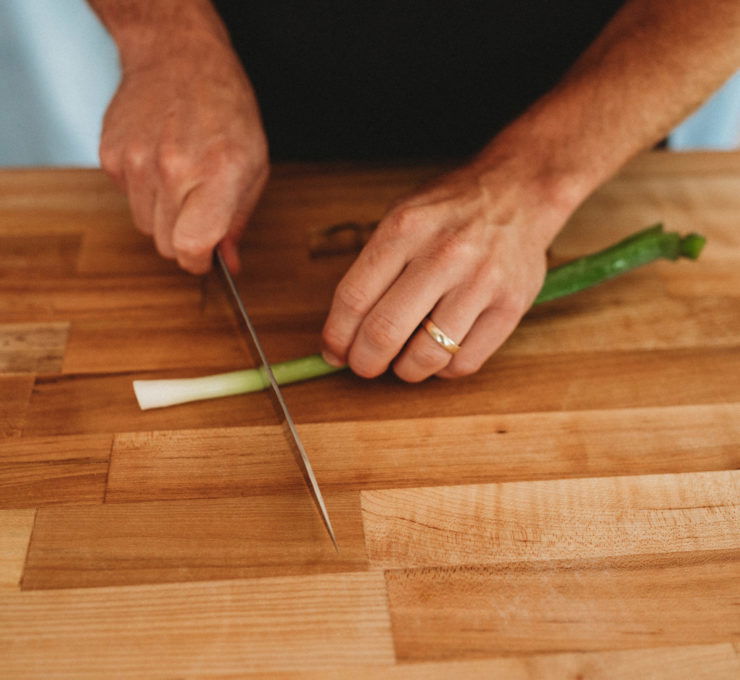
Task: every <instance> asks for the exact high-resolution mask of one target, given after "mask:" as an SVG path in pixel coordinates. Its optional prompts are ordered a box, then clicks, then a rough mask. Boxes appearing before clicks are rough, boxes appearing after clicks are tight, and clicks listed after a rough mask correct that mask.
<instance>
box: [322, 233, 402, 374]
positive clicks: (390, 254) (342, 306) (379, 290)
mask: <svg viewBox="0 0 740 680" xmlns="http://www.w3.org/2000/svg"><path fill="white" fill-rule="evenodd" d="M376 233H377V232H376ZM373 236H374V237H375V235H373ZM393 245H394V244H393V243H392V241H391V240H390V239H388V240H386V239H383V238H371V239H370V241H369V242H368V243H367V245H366V246H365V248H364V249H363V250H362V251H361V252H360V254H359V256H358V257H357V260H355V262H354V263H353V265H352V267H351V268H350V269H349V271H348V272H347V274H346V275H345V276H344V278H343V279H342V280H341V282H340V283H339V285H338V286H337V289H336V291H335V293H334V299H333V300H332V304H331V309H330V311H329V315H328V317H327V319H326V323H325V324H324V330H323V333H322V338H323V343H324V351H323V354H324V358H325V359H326V360H327V361H328V362H329V363H331V364H335V365H342V364H345V363H347V355H348V352H349V348H350V346H351V345H352V342H353V341H354V339H355V336H356V334H357V331H358V329H359V327H360V324H361V323H362V321H363V319H365V317H366V316H367V314H368V313H369V312H370V310H371V309H372V308H373V307H374V306H375V304H376V302H377V301H378V300H379V299H380V297H381V296H382V295H383V294H384V293H385V292H386V290H387V289H388V288H389V287H390V286H391V285H392V284H393V282H394V281H395V280H396V278H397V277H398V276H399V274H400V273H401V271H402V270H403V267H404V265H405V255H404V252H403V251H402V250H401V249H400V248H395V247H393ZM379 323H382V321H379Z"/></svg>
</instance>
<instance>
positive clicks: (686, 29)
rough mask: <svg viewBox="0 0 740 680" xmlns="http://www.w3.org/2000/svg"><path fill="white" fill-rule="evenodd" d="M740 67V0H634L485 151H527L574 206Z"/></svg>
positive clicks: (554, 195) (489, 158) (568, 207)
mask: <svg viewBox="0 0 740 680" xmlns="http://www.w3.org/2000/svg"><path fill="white" fill-rule="evenodd" d="M739 67H740V3H739V2H737V0H693V1H692V2H675V0H631V1H630V2H627V3H626V4H625V5H624V7H623V8H622V9H621V10H620V11H619V12H618V13H617V15H616V16H615V17H614V18H613V19H612V21H611V22H610V23H609V24H608V25H607V26H606V28H605V29H604V30H603V31H602V33H601V34H600V35H599V36H598V38H597V39H596V40H595V41H594V43H593V44H592V45H591V46H590V47H589V48H588V49H587V50H586V51H585V52H584V53H583V55H582V56H581V57H580V59H579V60H578V61H577V62H576V63H575V64H574V66H573V67H572V68H571V69H570V71H569V72H568V73H567V74H566V75H565V77H564V78H563V79H562V80H561V82H560V83H559V84H558V85H557V86H556V87H555V88H553V90H551V91H550V92H549V93H548V94H547V95H545V96H544V97H542V98H541V99H540V100H539V101H537V102H536V103H535V104H534V105H533V106H532V107H531V108H530V109H529V110H528V111H527V112H526V113H525V114H524V115H523V116H521V117H520V118H519V119H517V120H516V121H514V122H513V123H512V124H511V125H510V126H509V127H508V128H507V129H506V130H504V131H503V133H502V134H501V135H499V136H498V137H497V138H496V139H494V140H493V141H492V143H491V144H489V146H488V147H487V148H486V149H485V150H484V151H483V152H482V154H481V155H480V157H479V159H478V160H479V162H483V163H484V164H489V163H490V162H493V163H494V164H495V162H496V159H498V158H501V157H506V156H507V155H508V154H510V153H515V154H516V155H522V156H523V162H526V163H534V164H535V165H537V167H538V168H539V170H538V173H539V175H540V177H539V181H541V183H542V186H543V187H544V188H545V193H547V194H548V195H549V197H550V198H551V200H553V201H555V202H558V203H560V205H561V206H562V207H563V209H564V210H565V211H566V212H567V211H572V210H573V209H575V207H576V206H577V205H578V204H579V203H580V202H581V201H582V200H583V199H584V198H585V197H586V196H588V195H589V194H590V193H591V192H592V191H593V190H594V189H595V188H596V187H598V186H599V185H600V184H601V183H603V182H604V181H605V180H606V179H607V178H608V177H609V176H610V175H612V174H613V173H614V172H615V171H616V170H618V169H619V167H621V166H622V165H623V164H624V163H625V162H626V161H627V160H628V159H629V158H630V157H632V156H633V155H634V154H636V153H637V152H639V151H641V150H643V149H646V148H649V147H651V146H652V145H653V144H655V143H656V142H657V141H659V140H660V139H662V138H663V137H665V135H666V134H667V133H668V132H669V131H670V130H671V129H672V127H673V126H675V125H676V124H677V123H678V122H680V121H681V120H682V119H683V118H684V117H685V116H686V115H688V114H689V113H690V112H691V111H692V110H693V109H694V108H696V107H697V106H698V105H699V104H700V103H701V102H702V101H703V100H704V99H705V98H706V97H707V96H708V95H709V94H710V93H711V92H712V91H714V90H715V89H716V88H717V87H719V86H720V85H721V84H722V82H723V81H724V80H725V79H727V78H728V77H729V76H730V75H731V74H732V73H733V72H734V70H735V69H737V68H739Z"/></svg>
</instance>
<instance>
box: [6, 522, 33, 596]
mask: <svg viewBox="0 0 740 680" xmlns="http://www.w3.org/2000/svg"><path fill="white" fill-rule="evenodd" d="M35 516H36V511H35V510H0V593H2V592H3V591H5V590H18V589H19V588H20V582H21V576H22V574H23V565H24V563H25V561H26V551H27V549H28V542H29V541H30V540H31V530H32V529H33V520H34V517H35Z"/></svg>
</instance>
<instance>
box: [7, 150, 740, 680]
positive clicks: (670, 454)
mask: <svg viewBox="0 0 740 680" xmlns="http://www.w3.org/2000/svg"><path fill="white" fill-rule="evenodd" d="M437 171H438V168H434V167H418V166H416V167H411V166H409V167H393V168H379V167H367V166H366V167H358V166H328V165H320V166H303V165H286V166H281V167H278V168H276V169H275V172H274V175H273V178H272V180H271V183H270V186H269V189H268V192H267V195H266V196H265V199H264V200H263V202H262V204H261V205H260V208H259V210H258V213H257V215H256V216H255V218H254V223H253V225H252V227H251V228H250V230H249V232H248V234H247V236H246V238H245V243H244V254H245V267H244V273H243V274H242V275H241V277H240V286H241V288H242V290H243V293H244V297H245V299H246V301H247V304H248V307H249V308H250V311H251V313H252V315H253V317H254V320H255V323H256V326H257V327H258V330H259V332H260V335H261V336H262V339H263V342H264V344H265V345H266V348H267V351H268V354H269V355H270V357H271V359H272V360H274V361H279V360H282V359H287V358H291V357H296V356H302V355H305V354H309V353H312V352H314V351H317V350H318V349H319V332H320V329H321V326H322V323H323V319H324V316H325V314H326V311H327V310H328V305H329V301H330V299H331V294H332V291H333V289H334V286H335V285H336V283H337V282H338V280H339V279H340V277H341V275H342V273H343V272H344V271H345V270H346V268H347V267H348V266H349V264H350V263H351V261H352V257H353V255H352V254H344V255H338V256H334V257H324V258H319V259H312V258H311V257H309V253H308V248H309V241H310V234H311V232H312V231H313V230H314V229H316V228H319V227H322V226H327V225H331V224H335V223H339V222H345V221H348V220H349V221H357V222H360V223H364V222H371V221H373V220H376V219H378V218H379V217H380V216H382V214H383V212H384V209H385V207H386V206H387V205H388V203H389V202H390V201H391V200H392V199H394V198H395V197H396V196H398V195H399V194H400V193H403V192H406V191H408V190H409V189H411V188H412V187H413V186H415V185H416V184H417V183H419V182H420V181H422V180H423V179H425V178H427V177H430V176H432V175H433V174H434V173H435V172H437ZM656 221H663V222H664V223H665V225H666V227H667V228H668V229H672V230H678V231H682V232H685V231H700V232H702V233H703V234H705V235H706V236H707V237H708V240H709V243H708V246H707V248H706V249H705V251H704V253H703V254H702V256H701V259H700V260H699V261H698V262H686V261H682V262H680V263H668V262H661V263H656V264H654V265H650V266H649V267H646V268H644V269H642V270H639V271H637V272H634V273H632V274H629V275H627V276H624V277H623V278H621V279H619V280H615V281H613V282H610V283H608V284H606V285H603V286H602V287H599V288H597V289H593V290H590V291H586V292H583V293H581V294H578V295H576V296H573V297H571V298H567V299H564V300H561V301H557V302H553V303H549V304H547V305H543V306H541V307H538V308H537V309H535V310H533V311H532V312H531V313H530V314H529V315H528V316H527V318H526V319H525V320H524V322H523V323H522V324H521V326H520V327H519V328H518V330H517V331H516V333H515V334H514V336H513V337H512V338H510V340H509V341H508V342H507V343H506V345H505V346H504V347H503V348H502V349H501V350H500V351H499V352H498V353H497V354H496V356H495V357H494V358H492V359H491V360H490V361H489V362H488V364H487V365H486V366H485V367H484V368H483V369H482V370H481V371H480V373H478V374H477V375H475V376H472V377H470V378H466V379H461V380H457V381H441V380H430V381H428V382H426V383H423V384H421V385H406V384H403V383H401V382H399V381H397V380H396V379H395V378H394V377H392V376H390V375H388V376H383V377H381V378H379V379H377V380H373V381H366V380H363V379H360V378H358V377H355V376H353V375H351V374H349V373H344V374H338V375H335V376H332V377H328V378H324V379H322V380H317V381H314V382H308V383H304V384H301V385H294V386H291V387H288V388H286V390H285V393H286V398H287V400H288V402H289V405H290V407H291V409H292V411H293V413H294V415H295V418H296V420H297V422H298V424H299V429H300V431H301V433H302V435H303V437H304V439H305V442H306V445H307V448H308V450H309V452H310V454H311V457H312V460H313V463H314V468H315V471H316V476H317V477H318V479H319V482H320V483H321V486H322V489H323V490H324V492H325V495H326V499H327V505H328V507H329V510H330V512H331V515H332V518H333V521H334V524H335V528H336V531H337V536H338V540H339V543H340V546H341V552H340V553H339V554H336V553H335V552H334V550H333V549H332V547H331V543H330V542H329V541H328V539H327V538H326V537H325V535H324V531H323V528H322V525H321V522H320V520H319V518H318V516H317V514H316V512H315V511H314V509H313V506H312V504H311V502H310V499H309V496H308V494H307V492H306V491H305V489H304V488H303V486H302V481H301V478H300V475H299V473H298V471H297V470H296V468H295V464H294V462H293V461H292V458H291V457H290V454H289V453H288V452H287V451H286V449H285V447H284V444H283V441H282V436H281V433H280V430H279V429H278V428H277V427H276V425H275V421H274V416H273V414H272V411H271V408H270V405H269V401H268V400H267V398H266V396H265V395H262V394H257V395H245V396H239V397H231V398H228V399H223V400H219V401H212V402H205V403H200V404H189V405H183V406H178V407H173V408H170V409H164V410H159V411H150V412H140V411H139V410H138V408H137V406H136V403H135V400H134V397H133V392H132V389H131V382H132V380H133V379H134V378H140V377H162V376H190V375H203V374H209V373H215V372H219V371H226V370H233V369H236V368H240V367H242V366H243V365H244V364H245V362H247V359H246V356H245V354H244V350H243V347H242V346H241V344H240V342H239V338H238V335H237V334H236V331H235V327H234V323H233V318H232V316H231V313H230V310H229V307H228V304H227V302H226V299H225V296H224V295H223V293H222V291H221V289H220V288H219V286H217V285H216V283H215V280H214V281H210V282H208V281H205V282H204V281H201V280H199V279H197V278H195V277H191V276H189V275H187V274H185V273H183V272H180V271H178V269H177V268H176V267H175V266H174V265H173V264H172V263H170V262H166V261H164V260H162V259H160V258H159V257H158V256H157V255H156V253H155V252H154V250H153V248H152V246H151V244H150V242H149V241H148V239H146V238H145V237H143V236H141V235H139V234H138V233H137V232H135V231H134V230H133V229H132V227H131V223H130V217H129V214H128V211H127V208H126V205H125V202H124V200H123V198H122V197H121V196H120V195H119V194H118V193H117V192H116V191H115V190H114V188H113V187H112V186H111V184H110V183H109V182H108V181H107V180H106V178H105V177H104V176H103V175H102V174H100V173H99V172H97V171H81V170H33V171H4V172H2V173H0V508H1V509H0V677H2V678H26V677H28V678H39V677H44V678H75V679H77V678H87V677H90V678H93V677H95V678H99V677H120V678H129V677H130V678H133V677H136V678H173V677H177V678H211V677H220V678H224V677H237V676H238V677H244V678H286V679H287V678H345V677H353V678H383V679H386V678H404V679H405V678H412V679H414V678H425V679H427V678H487V679H488V678H506V679H507V680H508V679H511V678H514V679H519V678H528V679H534V678H607V677H608V678H636V677H643V678H648V677H649V678H672V679H673V678H692V679H694V678H712V679H713V680H716V679H717V678H736V677H738V674H740V665H739V664H738V655H737V654H738V651H739V650H740V647H738V642H739V640H740V608H738V602H740V566H739V562H738V554H739V553H738V549H739V548H740V522H739V521H738V511H737V506H738V472H737V468H738V463H739V462H740V348H739V342H740V153H726V154H714V153H706V154H683V155H681V154H666V153H653V154H648V155H645V156H642V157H640V158H639V159H637V160H636V161H634V162H633V163H631V164H630V165H629V166H628V167H627V168H626V169H625V170H624V171H623V172H622V173H621V174H620V175H619V176H618V177H616V178H615V179H613V180H612V181H611V182H609V183H608V184H607V185H606V186H604V187H603V188H602V189H601V190H600V191H598V192H597V193H596V194H595V195H594V196H593V197H592V198H591V199H589V200H588V201H587V202H586V203H585V204H584V205H583V206H582V207H581V209H580V210H579V211H578V212H577V213H576V215H574V217H573V218H572V219H571V221H570V222H569V224H568V225H567V227H566V229H565V230H564V231H563V233H562V234H561V236H560V237H559V238H558V239H557V241H556V243H555V244H554V246H553V256H554V258H555V259H556V260H564V259H569V258H572V257H576V256H579V255H581V254H584V253H587V252H591V251H593V250H597V249H599V248H601V247H604V246H606V245H608V244H611V243H613V242H614V241H616V240H618V239H620V238H622V237H623V236H625V235H627V234H629V233H631V232H633V231H635V230H637V229H639V228H642V227H644V226H647V225H650V224H652V223H654V222H656Z"/></svg>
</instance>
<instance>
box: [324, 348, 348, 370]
mask: <svg viewBox="0 0 740 680" xmlns="http://www.w3.org/2000/svg"><path fill="white" fill-rule="evenodd" d="M321 356H322V357H323V358H324V361H325V362H326V363H327V364H329V365H330V366H336V367H337V368H339V367H340V366H344V362H343V361H342V360H341V359H340V358H339V357H336V356H334V355H333V354H332V353H331V352H330V351H328V350H326V349H325V350H324V351H323V352H321Z"/></svg>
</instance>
